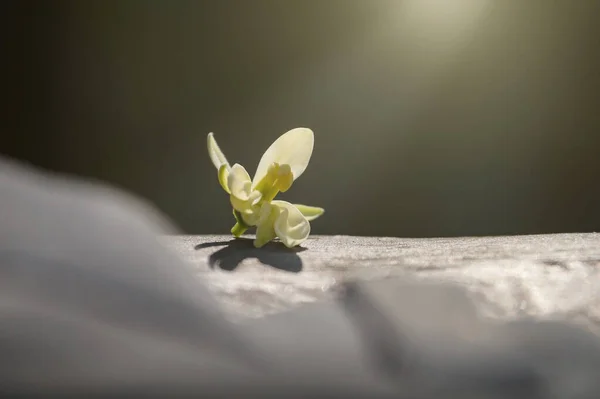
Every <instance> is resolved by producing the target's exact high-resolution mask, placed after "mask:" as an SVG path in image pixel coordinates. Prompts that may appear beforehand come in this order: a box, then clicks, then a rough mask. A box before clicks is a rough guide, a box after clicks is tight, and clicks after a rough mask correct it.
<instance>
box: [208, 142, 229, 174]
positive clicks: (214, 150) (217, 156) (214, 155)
mask: <svg viewBox="0 0 600 399" xmlns="http://www.w3.org/2000/svg"><path fill="white" fill-rule="evenodd" d="M206 141H207V143H206V144H207V147H208V156H209V157H210V160H211V161H212V163H213V165H215V168H217V169H219V168H221V165H227V169H229V162H227V158H225V154H223V151H221V149H220V148H219V145H218V144H217V141H216V140H215V138H214V135H213V134H212V133H209V134H208V137H207V139H206Z"/></svg>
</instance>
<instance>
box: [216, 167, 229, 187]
mask: <svg viewBox="0 0 600 399" xmlns="http://www.w3.org/2000/svg"><path fill="white" fill-rule="evenodd" d="M228 177H229V165H226V164H223V165H221V167H220V168H219V173H218V178H219V183H220V184H221V187H223V190H225V192H227V194H231V191H229V186H228V185H227V178H228Z"/></svg>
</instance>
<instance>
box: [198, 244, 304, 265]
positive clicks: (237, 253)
mask: <svg viewBox="0 0 600 399" xmlns="http://www.w3.org/2000/svg"><path fill="white" fill-rule="evenodd" d="M223 245H224V246H225V247H224V248H221V249H219V250H218V251H216V252H214V253H212V254H211V255H210V256H209V258H208V264H209V266H210V267H211V268H213V269H214V268H215V267H219V268H220V269H223V270H226V271H234V270H235V269H236V268H237V267H238V266H239V265H240V263H241V262H242V261H243V260H244V259H250V258H255V259H257V260H258V261H259V262H261V263H263V264H265V265H269V266H271V267H274V268H275V269H279V270H283V271H287V272H290V273H299V272H301V271H302V259H300V257H299V256H298V253H299V252H302V251H305V250H306V248H302V247H294V248H287V247H286V246H285V245H283V244H282V243H280V242H270V243H268V244H267V245H265V246H264V247H262V248H255V247H254V245H253V242H252V240H251V239H249V238H235V239H233V240H231V241H218V242H207V243H203V244H198V245H196V246H195V247H194V248H195V249H196V250H200V249H203V248H209V247H218V246H223Z"/></svg>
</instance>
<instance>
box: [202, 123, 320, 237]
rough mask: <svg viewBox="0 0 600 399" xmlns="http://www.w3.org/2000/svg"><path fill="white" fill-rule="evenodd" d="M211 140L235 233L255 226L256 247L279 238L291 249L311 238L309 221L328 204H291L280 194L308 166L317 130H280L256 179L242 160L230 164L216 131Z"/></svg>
mask: <svg viewBox="0 0 600 399" xmlns="http://www.w3.org/2000/svg"><path fill="white" fill-rule="evenodd" d="M207 144H208V154H209V156H210V159H211V161H212V163H213V164H214V165H215V167H216V168H217V171H218V172H217V173H218V179H219V183H220V184H221V187H223V189H224V190H225V192H227V194H229V199H230V202H231V206H232V207H233V215H234V216H235V219H236V224H235V225H234V226H233V228H232V229H231V233H232V234H233V235H234V236H236V237H239V236H241V235H242V234H244V233H245V232H246V230H247V229H249V228H250V227H256V238H255V240H254V246H255V247H257V248H260V247H262V246H263V245H265V244H266V243H268V242H269V241H271V240H273V239H275V238H279V240H281V242H282V243H283V244H284V245H285V246H287V247H290V248H291V247H294V246H296V245H300V244H302V243H303V242H304V241H305V240H306V239H307V238H308V236H309V234H310V221H312V220H314V219H316V218H317V217H319V216H321V215H322V214H323V212H324V210H323V208H318V207H313V206H307V205H301V204H291V203H289V202H287V201H281V200H276V199H275V197H276V196H277V194H279V192H282V193H284V192H286V191H287V190H289V189H290V187H291V186H292V184H293V182H294V181H295V180H296V179H297V178H299V177H300V176H301V175H302V173H304V171H305V170H306V167H307V166H308V163H309V161H310V157H311V155H312V151H313V147H314V134H313V132H312V130H310V129H307V128H296V129H292V130H290V131H288V132H286V133H284V134H283V135H281V136H280V137H279V138H278V139H277V140H275V142H274V143H273V144H271V146H270V147H269V148H268V149H267V151H265V153H264V154H263V156H262V158H261V159H260V162H259V164H258V168H257V169H256V173H255V174H254V177H253V178H250V175H249V174H248V172H247V171H246V169H245V168H244V167H243V166H242V165H240V164H237V163H236V164H234V165H233V166H231V165H230V164H229V162H228V161H227V158H226V157H225V155H224V154H223V152H222V151H221V149H220V148H219V146H218V144H217V142H216V140H215V138H214V135H213V134H212V133H209V134H208V143H207Z"/></svg>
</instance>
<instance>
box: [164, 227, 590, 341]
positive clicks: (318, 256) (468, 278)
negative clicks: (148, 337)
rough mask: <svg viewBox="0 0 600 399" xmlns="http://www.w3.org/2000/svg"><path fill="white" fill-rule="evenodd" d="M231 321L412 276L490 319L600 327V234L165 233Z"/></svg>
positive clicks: (166, 238)
mask: <svg viewBox="0 0 600 399" xmlns="http://www.w3.org/2000/svg"><path fill="white" fill-rule="evenodd" d="M164 241H165V243H166V245H167V246H168V247H170V248H172V249H174V250H175V251H176V252H177V253H178V254H179V255H180V256H181V257H182V258H183V259H185V260H186V261H188V262H191V263H192V264H193V265H194V267H195V268H196V269H197V271H198V275H199V276H200V277H201V278H202V279H203V280H205V282H206V283H207V285H208V287H209V289H210V290H211V291H212V292H213V293H214V294H215V296H216V297H217V298H219V300H220V301H221V302H222V304H223V307H224V310H225V311H226V312H227V313H228V315H229V316H230V317H231V318H232V319H233V320H241V319H247V318H258V317H262V316H264V315H267V314H274V313H279V312H282V311H285V310H287V309H291V308H294V307H297V306H298V305H300V304H303V303H309V302H314V301H318V300H327V299H330V298H333V297H334V296H335V295H336V288H337V287H340V286H341V285H342V283H344V282H346V281H351V280H363V281H364V280H377V279H383V278H388V277H399V276H404V277H414V278H417V279H421V280H427V281H435V282H453V283H457V284H459V285H461V286H463V287H465V288H466V289H467V291H468V292H469V293H470V295H471V297H472V298H474V299H475V302H476V304H477V306H478V308H479V310H480V311H481V312H482V313H483V314H485V315H488V316H492V317H497V318H514V317H519V316H524V315H533V316H539V317H543V318H548V319H566V320H572V321H577V322H581V323H583V324H585V325H588V326H591V327H592V328H593V329H595V330H596V331H600V272H599V270H600V234H598V233H585V234H554V235H530V236H507V237H461V238H424V239H412V238H387V237H349V236H312V237H310V238H309V240H307V241H306V242H305V243H304V244H303V246H302V247H299V248H294V249H287V248H285V247H284V246H283V245H282V244H280V243H270V244H268V245H267V246H266V247H264V248H262V249H255V248H254V247H253V246H252V240H251V237H249V238H241V239H237V240H235V239H233V238H232V237H230V236H226V235H207V236H172V237H165V238H164Z"/></svg>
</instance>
